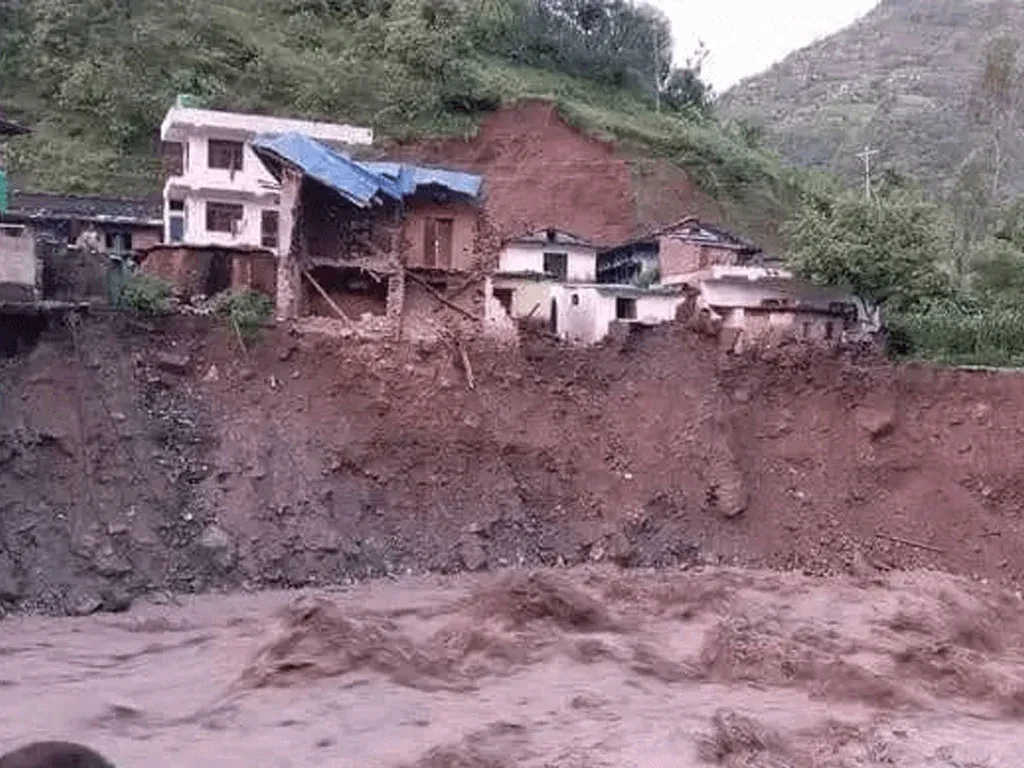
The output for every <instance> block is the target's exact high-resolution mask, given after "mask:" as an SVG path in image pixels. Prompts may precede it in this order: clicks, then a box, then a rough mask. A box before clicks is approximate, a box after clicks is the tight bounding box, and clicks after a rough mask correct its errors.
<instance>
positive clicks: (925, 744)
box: [0, 568, 1024, 768]
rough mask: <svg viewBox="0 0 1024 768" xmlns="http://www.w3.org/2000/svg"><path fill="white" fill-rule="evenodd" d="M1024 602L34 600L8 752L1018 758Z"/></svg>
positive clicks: (602, 591) (512, 593) (430, 590)
mask: <svg viewBox="0 0 1024 768" xmlns="http://www.w3.org/2000/svg"><path fill="white" fill-rule="evenodd" d="M1020 617H1021V604H1020V598H1019V597H1017V596H1016V595H1015V594H1013V593H1009V592H1004V591H1001V590H998V589H996V588H993V587H988V586H982V585H979V584H977V583H975V582H971V581H966V580H961V579H958V578H955V577H952V576H946V575H941V574H936V573H932V572H914V573H902V574H888V575H885V576H882V575H877V574H875V575H869V574H865V575H864V576H862V577H861V578H855V577H833V578H831V579H814V578H810V577H805V576H801V575H797V574H779V573H771V572H762V571H741V570H719V569H707V570H702V569H696V570H693V569H691V570H684V569H672V570H663V571H660V572H650V571H619V570H614V569H611V568H608V569H600V570H598V569H577V570H554V571H534V572H529V571H512V572H505V573H498V574H487V575H462V576H457V577H423V578H418V579H406V580H399V581H397V582H376V583H372V584H366V585H360V586H357V587H354V588H352V589H349V590H345V591H330V592H318V593H314V592H303V593H298V592H265V593H260V594H253V595H244V594H235V595H231V596H215V595H207V596H203V597H197V598H191V599H189V600H188V601H186V602H184V603H182V604H180V605H173V604H164V605H143V604H141V603H140V604H138V605H137V606H136V607H135V608H134V609H133V611H132V612H130V613H128V614H123V615H119V616H110V615H97V616H92V617H87V618H78V619H70V618H64V619H53V618H39V617H19V618H10V619H8V620H7V621H5V622H4V631H3V635H2V638H0V733H2V734H3V746H4V747H5V748H7V747H8V746H9V745H10V746H13V745H17V744H20V743H22V742H25V741H29V740H33V739H41V738H71V739H76V740H80V741H83V742H86V743H88V744H90V745H92V746H94V747H96V748H98V749H100V750H101V751H103V752H104V753H106V754H108V755H109V756H110V757H111V758H112V759H113V760H114V761H115V762H116V763H117V764H118V765H123V766H131V765H145V766H150V767H151V768H161V767H162V766H168V767H170V766H181V765H217V766H253V765H259V766H311V765H331V766H360V767H362V766H410V767H411V766H416V767H418V768H428V767H429V768H441V767H442V766H443V767H445V768H451V767H453V766H457V767H458V768H503V767H504V766H537V767H538V768H539V767H540V766H559V767H564V768H568V767H570V766H571V767H573V768H583V767H584V766H586V767H587V768H593V767H596V766H636V767H637V768H640V767H641V766H642V767H643V768H658V767H659V766H672V768H679V766H698V765H727V766H762V767H768V766H772V767H773V768H780V767H781V766H791V767H793V768H801V767H804V766H806V768H823V767H827V766H836V767H838V766H889V765H899V766H908V767H911V768H912V767H914V766H922V767H923V766H928V767H929V768H932V767H934V766H951V767H952V766H957V767H960V768H966V767H967V766H975V767H977V768H980V767H982V766H988V767H990V768H996V767H997V766H1011V765H1019V764H1020V762H1019V745H1020V744H1021V743H1022V740H1024V656H1022V642H1021V640H1022V633H1021V630H1022V622H1021V618H1020Z"/></svg>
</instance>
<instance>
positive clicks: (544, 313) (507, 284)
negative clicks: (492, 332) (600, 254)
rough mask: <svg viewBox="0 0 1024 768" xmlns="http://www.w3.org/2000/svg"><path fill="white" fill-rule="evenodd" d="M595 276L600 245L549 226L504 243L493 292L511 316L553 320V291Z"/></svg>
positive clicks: (588, 281) (494, 278)
mask: <svg viewBox="0 0 1024 768" xmlns="http://www.w3.org/2000/svg"><path fill="white" fill-rule="evenodd" d="M596 279H597V247H596V246H595V245H594V244H593V243H591V242H589V241H588V240H586V239H585V238H582V237H579V236H578V235H574V234H573V233H571V232H566V231H565V230H561V229H555V228H548V229H541V230H537V231H535V232H530V233H528V234H526V235H522V236H521V237H516V238H513V239H512V240H509V241H507V242H506V243H505V244H504V246H503V247H502V250H501V255H500V257H499V263H498V271H497V272H496V273H495V275H494V277H493V278H492V280H491V293H492V295H493V296H494V298H495V299H497V300H498V302H499V303H500V304H501V305H502V306H503V307H504V308H505V312H506V313H508V315H509V316H510V317H513V318H526V317H529V318H533V319H536V320H538V321H543V322H550V320H551V306H552V304H551V297H552V291H553V290H554V289H555V288H556V287H557V286H558V285H560V284H563V283H568V282H575V283H593V282H595V281H596Z"/></svg>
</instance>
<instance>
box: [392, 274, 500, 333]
mask: <svg viewBox="0 0 1024 768" xmlns="http://www.w3.org/2000/svg"><path fill="white" fill-rule="evenodd" d="M405 276H406V277H408V278H409V279H411V280H412V281H413V282H414V283H418V284H419V285H421V286H423V287H424V288H426V290H427V293H429V294H430V295H431V296H433V297H434V298H435V299H437V300H438V301H439V302H441V303H442V304H444V305H445V306H447V307H451V308H452V309H454V310H455V311H456V312H460V313H462V314H463V315H465V316H466V317H468V318H469V319H470V320H475V321H477V322H480V321H481V320H482V318H479V317H477V316H476V315H474V314H473V313H472V312H470V311H469V310H466V309H463V308H462V307H460V306H459V305H458V304H456V303H455V302H454V301H449V300H448V299H447V298H445V297H444V296H442V295H441V294H440V293H438V292H437V291H436V290H434V288H433V286H431V285H430V284H429V283H427V281H426V280H424V279H423V278H421V277H420V276H419V275H416V274H413V273H412V272H406V273H405Z"/></svg>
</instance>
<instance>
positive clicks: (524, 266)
mask: <svg viewBox="0 0 1024 768" xmlns="http://www.w3.org/2000/svg"><path fill="white" fill-rule="evenodd" d="M545 253H564V254H566V255H567V259H566V265H567V266H566V270H567V275H566V278H567V280H568V281H569V282H579V283H592V282H594V281H595V280H597V249H596V248H592V247H587V246H580V245H561V244H558V243H551V244H542V243H517V242H514V241H513V242H511V243H508V244H507V245H506V246H505V247H504V248H503V249H502V252H501V257H500V259H499V269H498V271H499V272H510V273H523V272H529V273H536V274H540V273H543V272H544V254H545Z"/></svg>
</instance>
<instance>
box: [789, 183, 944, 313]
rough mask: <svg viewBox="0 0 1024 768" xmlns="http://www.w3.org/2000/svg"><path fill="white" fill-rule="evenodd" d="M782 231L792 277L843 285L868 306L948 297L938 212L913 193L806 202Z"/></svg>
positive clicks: (902, 304)
mask: <svg viewBox="0 0 1024 768" xmlns="http://www.w3.org/2000/svg"><path fill="white" fill-rule="evenodd" d="M783 231H784V234H785V235H786V236H787V238H788V240H789V254H788V258H789V262H790V264H791V266H792V267H793V268H794V269H795V270H796V271H797V272H798V273H799V274H801V275H803V276H804V277H806V278H808V279H810V280H812V281H814V282H816V283H819V284H823V285H838V286H844V287H848V288H849V289H851V290H852V291H853V292H854V293H855V294H857V295H858V296H860V297H861V298H862V299H863V300H864V301H865V302H868V303H869V304H872V305H874V306H882V305H885V306H886V307H888V308H892V309H911V308H914V307H918V306H921V305H922V304H926V303H927V302H928V301H929V300H930V299H937V298H940V297H943V296H946V295H948V294H949V291H950V286H949V283H948V279H947V278H946V276H945V274H944V273H943V272H942V270H941V268H940V264H941V263H942V261H943V255H944V253H945V251H946V244H947V243H948V240H946V239H944V238H943V236H942V232H943V224H942V220H941V217H940V213H939V209H938V208H937V207H936V206H935V205H933V204H932V203H930V202H928V201H925V200H923V199H921V198H920V197H918V196H917V195H915V194H914V193H912V192H907V191H904V190H891V189H887V188H885V187H883V188H881V189H880V190H879V192H878V193H877V194H876V198H875V199H872V200H865V199H864V198H863V197H862V196H861V195H856V194H852V193H845V194H842V195H840V196H838V197H836V198H832V199H818V200H813V201H812V200H808V201H806V202H805V203H804V204H803V206H802V207H801V209H800V211H799V212H798V213H797V215H796V216H795V217H794V218H793V219H792V220H791V221H789V222H788V223H787V224H786V225H785V227H784V228H783Z"/></svg>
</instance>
